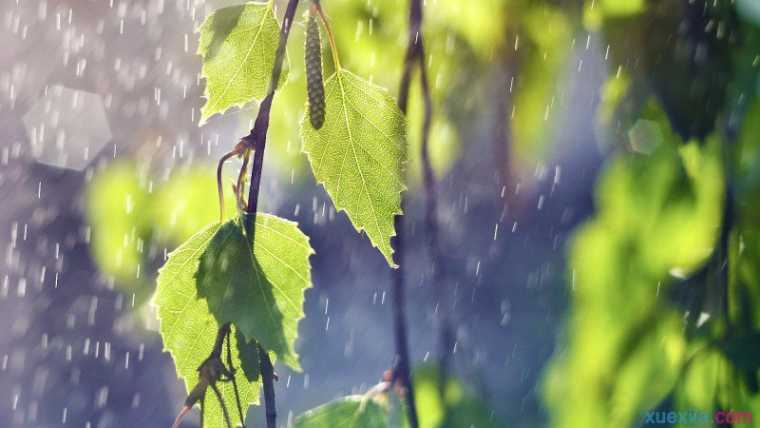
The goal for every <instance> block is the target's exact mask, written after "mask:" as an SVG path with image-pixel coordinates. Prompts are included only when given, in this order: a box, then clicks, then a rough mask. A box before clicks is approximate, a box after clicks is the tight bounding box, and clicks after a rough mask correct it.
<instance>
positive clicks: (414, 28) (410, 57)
mask: <svg viewBox="0 0 760 428" xmlns="http://www.w3.org/2000/svg"><path fill="white" fill-rule="evenodd" d="M424 51H425V50H424V44H423V39H422V1H421V0H411V3H410V5H409V37H408V42H407V48H406V55H405V58H404V69H403V71H402V74H401V81H400V83H399V94H398V107H399V109H400V110H401V111H402V112H403V113H404V114H406V113H407V110H408V107H409V87H410V85H411V80H412V72H413V70H414V67H415V66H419V67H420V71H421V72H420V75H421V76H420V78H421V84H422V91H423V98H424V103H425V113H424V114H425V117H424V119H423V129H422V134H423V137H422V139H423V152H424V154H423V156H424V158H423V159H428V156H427V142H428V134H429V130H430V121H431V117H432V102H431V100H430V88H429V85H428V80H427V72H426V71H425V54H424ZM428 160H429V159H428ZM428 167H429V162H428ZM426 175H427V172H426ZM429 178H431V179H432V178H433V177H432V170H431V171H430V177H429ZM404 205H406V204H405V202H404V200H403V197H402V201H401V206H402V210H403V209H404ZM394 223H395V227H396V237H395V239H394V250H395V256H394V258H395V262H396V264H397V265H399V268H398V269H396V270H395V271H393V300H394V305H393V307H394V310H393V319H394V336H395V341H396V367H395V369H394V371H393V378H394V380H398V381H400V383H402V384H403V385H404V387H405V389H406V393H405V395H404V397H405V399H406V410H407V418H408V420H409V426H410V427H411V428H417V427H419V421H418V418H417V405H416V402H415V396H414V385H413V384H412V379H411V366H410V362H409V340H408V338H407V327H406V315H405V313H406V297H405V295H404V267H403V258H404V228H403V226H404V224H403V220H402V217H401V216H398V217H396V219H395V222H394Z"/></svg>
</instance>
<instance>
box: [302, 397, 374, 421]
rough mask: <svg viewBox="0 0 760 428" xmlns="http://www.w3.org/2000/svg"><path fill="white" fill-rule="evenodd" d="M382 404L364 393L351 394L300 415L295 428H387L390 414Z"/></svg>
mask: <svg viewBox="0 0 760 428" xmlns="http://www.w3.org/2000/svg"><path fill="white" fill-rule="evenodd" d="M387 413H388V412H387V410H386V409H384V408H383V407H382V406H381V405H380V404H378V403H376V402H375V401H373V400H372V399H371V398H367V397H364V396H362V395H350V396H348V397H343V398H339V399H337V400H335V401H331V402H329V403H327V404H323V405H321V406H319V407H317V408H315V409H312V410H309V411H307V412H306V413H304V414H302V415H300V416H298V417H297V418H296V419H295V423H294V425H293V426H294V428H334V427H340V428H386V427H387V426H388V414H387Z"/></svg>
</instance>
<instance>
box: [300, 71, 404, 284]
mask: <svg viewBox="0 0 760 428" xmlns="http://www.w3.org/2000/svg"><path fill="white" fill-rule="evenodd" d="M338 73H347V74H350V75H353V76H354V77H356V78H358V79H360V80H363V81H365V82H366V83H367V84H368V85H370V86H372V87H373V88H374V89H376V90H377V91H378V92H380V93H381V94H383V95H384V96H385V97H386V98H387V99H388V100H389V101H391V104H392V105H394V106H396V102H395V99H394V98H393V97H392V96H391V95H390V94H389V93H388V89H386V88H384V87H382V86H380V85H376V84H374V83H372V82H370V81H369V80H366V79H363V78H362V77H361V76H358V75H356V74H354V73H352V72H351V71H349V70H346V69H344V68H342V69H340V70H336V71H335V72H333V74H331V75H330V77H328V78H327V79H325V82H324V85H325V87H326V86H327V84H328V83H330V81H331V80H333V79H334V78H338ZM307 114H308V112H304V115H303V116H301V127H300V134H301V143H302V144H301V152H303V153H305V154H306V156H307V157H308V159H309V165H310V166H311V165H312V157H311V156H312V154H311V152H309V151H307V150H306V148H305V144H304V143H305V140H306V138H305V135H304V130H305V129H306V128H305V127H306V126H311V124H310V123H309V124H308V125H307V122H308V119H307V117H306V115H307ZM399 115H400V116H401V117H402V120H403V121H404V145H405V146H406V144H407V141H406V138H407V135H406V116H404V114H403V113H401V111H399ZM403 152H404V156H403V159H402V160H401V176H402V178H404V177H405V176H406V166H407V163H408V156H407V153H406V147H404V150H403ZM311 169H312V173H313V172H314V168H313V167H312V168H311ZM314 179H315V180H316V181H317V184H320V185H322V187H323V188H324V189H325V191H326V192H327V194H328V195H329V196H330V200H332V202H333V205H334V206H335V208H336V209H337V210H338V212H345V213H346V216H347V217H348V219H349V221H350V222H351V225H352V226H353V227H354V230H356V231H357V232H358V233H360V234H361V233H362V232H364V234H365V235H367V239H369V242H370V245H372V247H373V248H377V250H378V251H380V254H381V255H382V256H383V258H384V259H385V260H386V262H387V263H388V265H389V266H390V267H391V268H392V269H398V268H399V265H398V264H396V262H394V261H393V255H394V254H395V253H396V251H395V249H394V248H393V245H392V244H391V241H392V238H393V237H394V236H396V235H397V234H398V233H397V231H396V227H395V224H394V227H393V233H392V234H390V235H389V236H388V245H389V247H390V249H391V252H390V257H386V256H385V254H383V252H382V250H381V249H380V246H379V245H376V244H375V243H374V242H373V241H372V239H371V238H370V237H369V234H368V233H367V231H366V230H365V227H363V226H359V225H357V224H356V223H355V222H354V219H353V218H351V216H350V215H349V214H348V211H347V210H346V209H345V208H344V207H339V206H338V205H337V204H336V203H335V199H334V198H333V196H332V194H331V192H330V191H329V190H328V189H327V187H326V186H325V181H324V180H319V179H317V178H316V176H315V177H314ZM407 190H408V188H407V185H406V183H405V182H404V180H401V190H399V192H398V193H399V194H401V193H403V192H405V191H407ZM402 200H403V198H402ZM391 215H392V216H393V219H394V223H395V219H396V217H397V216H400V215H404V210H403V209H402V208H399V209H398V210H396V211H393V212H392V213H391Z"/></svg>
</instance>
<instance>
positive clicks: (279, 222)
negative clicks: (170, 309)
mask: <svg viewBox="0 0 760 428" xmlns="http://www.w3.org/2000/svg"><path fill="white" fill-rule="evenodd" d="M248 245H249V244H248V239H247V238H246V237H245V235H244V232H243V229H242V227H241V226H240V224H238V223H237V222H234V221H230V222H227V223H224V224H223V225H220V226H218V230H217V231H216V233H215V235H214V236H213V237H212V239H211V240H210V241H209V243H208V245H207V248H206V250H205V251H204V254H203V255H202V259H201V262H200V265H199V266H198V272H197V276H196V281H197V285H198V290H199V294H200V295H201V296H202V297H205V298H207V299H208V304H209V308H210V309H211V312H212V313H213V314H214V315H215V316H216V317H217V319H218V320H219V321H220V322H233V323H235V325H236V326H237V327H238V328H239V329H240V331H241V332H242V333H243V334H244V335H245V337H246V338H248V339H256V340H257V341H258V342H259V343H261V345H262V346H263V347H264V348H265V349H267V350H268V351H271V352H273V353H274V354H275V355H277V357H278V358H279V359H281V360H282V361H283V362H284V363H285V364H287V365H289V366H290V367H292V368H293V369H296V370H300V365H299V363H298V356H297V354H296V352H295V350H294V345H295V341H296V338H297V336H298V321H299V320H300V319H301V318H303V316H304V312H303V301H304V292H305V291H306V289H307V288H309V287H311V272H310V271H311V268H310V266H309V256H310V255H311V254H313V253H314V250H312V249H311V247H310V246H309V239H308V237H307V236H306V235H304V234H303V233H302V232H301V231H300V230H298V226H297V225H296V223H293V222H290V221H286V220H283V219H281V218H278V217H275V216H271V215H266V214H259V215H258V216H257V217H256V226H255V238H254V248H253V253H251V250H250V247H249V246H248Z"/></svg>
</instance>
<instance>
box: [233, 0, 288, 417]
mask: <svg viewBox="0 0 760 428" xmlns="http://www.w3.org/2000/svg"><path fill="white" fill-rule="evenodd" d="M297 7H298V0H289V1H288V5H287V7H286V9H285V16H284V17H283V20H282V26H281V27H280V43H279V45H278V46H277V53H276V56H275V59H274V67H273V68H272V77H271V80H270V81H269V93H268V94H267V96H266V97H265V98H264V100H263V101H262V102H261V105H260V106H259V113H258V115H257V116H256V121H255V122H254V125H253V129H251V132H250V133H249V134H248V135H247V136H245V137H243V138H242V141H244V142H245V143H247V144H249V145H250V146H252V147H253V148H254V156H253V167H252V168H251V185H250V187H249V189H248V205H247V207H246V215H245V216H244V225H245V231H246V235H247V236H248V238H249V240H250V242H251V243H253V239H254V234H255V227H254V225H255V218H256V213H257V212H258V203H259V190H260V188H261V175H262V169H263V167H264V149H265V147H266V141H267V131H268V130H269V116H270V113H271V110H272V101H273V99H274V93H275V90H276V89H277V83H278V82H279V81H280V75H281V74H282V64H283V61H284V59H285V47H286V46H287V44H288V36H289V35H290V28H291V25H292V24H293V19H294V17H295V14H296V9H297ZM258 351H259V360H260V364H261V378H262V381H263V384H264V388H263V389H264V407H265V409H266V420H267V425H266V426H267V428H276V426H277V405H276V403H275V394H274V369H273V367H272V361H271V360H270V358H269V353H268V352H267V350H266V349H264V348H263V347H262V346H261V345H258Z"/></svg>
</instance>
